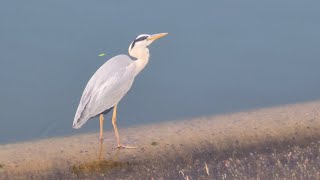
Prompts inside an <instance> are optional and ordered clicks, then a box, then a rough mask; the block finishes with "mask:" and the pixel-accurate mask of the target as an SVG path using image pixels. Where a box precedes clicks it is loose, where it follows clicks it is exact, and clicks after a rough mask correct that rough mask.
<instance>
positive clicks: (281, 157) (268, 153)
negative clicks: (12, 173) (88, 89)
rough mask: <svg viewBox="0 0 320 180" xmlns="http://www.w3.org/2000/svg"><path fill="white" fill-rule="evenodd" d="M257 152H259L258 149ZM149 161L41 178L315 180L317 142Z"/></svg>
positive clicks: (319, 168) (319, 155) (319, 171)
mask: <svg viewBox="0 0 320 180" xmlns="http://www.w3.org/2000/svg"><path fill="white" fill-rule="evenodd" d="M260 149H261V148H260ZM164 159H165V158H159V159H154V160H151V161H135V162H125V163H119V162H109V161H101V162H94V163H89V164H81V165H77V166H73V167H72V168H70V169H69V170H68V171H66V172H58V171H52V174H51V175H48V176H45V177H44V176H42V177H41V178H62V179H65V178H67V179H88V178H90V179H140V178H143V179H145V178H146V179H189V180H192V179H319V178H320V141H313V142H311V143H308V144H306V145H304V146H296V145H285V144H284V145H283V147H280V146H274V147H272V146H269V147H266V148H263V150H260V151H252V152H250V149H246V150H245V151H239V152H237V151H235V150H234V151H230V152H213V151H211V152H209V151H208V149H204V150H203V151H193V152H191V154H190V156H188V157H184V156H177V157H176V158H175V159H171V160H170V161H168V159H166V160H164ZM33 178H34V176H33Z"/></svg>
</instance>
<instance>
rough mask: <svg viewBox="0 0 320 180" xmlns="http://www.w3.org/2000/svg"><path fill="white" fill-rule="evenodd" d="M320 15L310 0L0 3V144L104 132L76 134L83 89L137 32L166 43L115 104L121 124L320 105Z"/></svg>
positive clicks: (88, 127)
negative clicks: (162, 35) (307, 103)
mask: <svg viewBox="0 0 320 180" xmlns="http://www.w3.org/2000/svg"><path fill="white" fill-rule="evenodd" d="M319 7H320V1H315V0H314V1H298V0H283V1H278V0H269V1H264V2H262V1H254V0H243V1H229V0H226V1H209V0H206V1H201V2H200V1H198V2H195V1H191V0H190V1H189V0H185V1H177V2H174V1H169V0H166V1H164V0H163V1H157V2H153V1H147V0H145V1H102V0H95V1H85V0H77V1H75V0H73V1H40V0H29V1H15V0H10V1H7V0H5V1H1V2H0V24H1V25H0V143H2V144H3V143H9V142H16V141H24V140H30V139H34V138H46V137H52V136H63V135H70V134H78V133H82V132H89V131H98V127H99V121H98V120H97V119H95V120H91V121H88V122H87V123H86V124H85V125H84V126H83V127H82V128H81V129H79V130H74V129H72V127H71V126H72V122H73V118H74V114H75V111H76V108H77V106H78V103H79V100H80V97H81V95H82V92H83V90H84V87H85V86H86V83H87V82H88V80H89V79H90V77H91V76H92V75H93V73H94V72H95V71H96V70H97V69H98V68H99V67H100V66H101V65H102V64H103V63H104V62H105V61H106V60H108V59H109V58H111V57H113V56H115V55H118V54H128V53H127V50H128V47H129V44H130V43H131V42H132V41H133V40H134V39H135V38H136V36H138V35H139V34H142V33H148V34H153V33H161V32H168V33H169V35H168V36H166V37H165V38H162V39H160V40H159V41H157V42H155V43H153V44H152V45H151V46H150V53H151V59H150V61H149V64H148V65H147V67H146V68H145V69H144V71H142V73H141V74H140V75H139V76H138V77H137V79H136V81H135V83H134V85H133V88H132V89H131V90H130V92H129V94H128V95H127V96H126V97H125V98H124V99H123V100H122V101H121V103H120V104H119V111H118V125H119V127H120V128H124V127H128V126H133V125H141V124H146V123H155V122H162V121H170V120H179V119H188V118H192V117H198V116H208V115H215V114H223V113H229V112H237V111H242V110H248V109H255V108H261V107H270V106H275V105H282V104H288V103H296V102H304V101H310V100H317V99H319V98H320V81H319V77H320V71H319V67H320V61H319V57H320V50H319V49H320V33H319V32H320V21H319V19H320V11H319ZM100 53H105V54H106V56H104V57H99V56H98V54H100ZM106 118H110V114H109V115H108V116H107V117H106ZM107 122H108V121H107ZM105 128H106V129H109V130H111V129H112V125H111V121H110V123H105ZM120 133H121V132H120ZM107 138H108V137H107ZM110 138H114V137H110ZM97 142H98V137H97Z"/></svg>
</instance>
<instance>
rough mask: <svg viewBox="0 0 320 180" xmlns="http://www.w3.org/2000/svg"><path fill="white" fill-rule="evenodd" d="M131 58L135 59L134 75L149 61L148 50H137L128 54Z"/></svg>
mask: <svg viewBox="0 0 320 180" xmlns="http://www.w3.org/2000/svg"><path fill="white" fill-rule="evenodd" d="M129 53H130V55H131V56H132V57H135V58H137V59H136V60H134V63H135V65H136V75H138V74H139V73H140V71H141V70H142V69H143V68H144V67H145V66H146V65H147V64H148V61H149V57H150V54H149V49H148V48H137V49H133V50H132V51H130V52H129Z"/></svg>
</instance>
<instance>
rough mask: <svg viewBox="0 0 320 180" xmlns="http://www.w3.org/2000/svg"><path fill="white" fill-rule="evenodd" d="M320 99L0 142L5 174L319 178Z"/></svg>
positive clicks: (0, 174)
mask: <svg viewBox="0 0 320 180" xmlns="http://www.w3.org/2000/svg"><path fill="white" fill-rule="evenodd" d="M319 130H320V102H319V101H315V102H308V103H300V104H292V105H285V106H278V107H272V108H265V109H259V110H252V111H248V112H240V113H233V114H226V115H220V116H213V117H202V118H196V119H190V120H185V121H175V122H166V123H161V124H151V125H145V126H139V127H133V128H127V129H120V135H121V138H122V141H123V143H124V144H127V145H134V146H138V148H137V149H121V150H113V147H115V140H114V135H113V132H106V137H108V138H107V139H106V141H105V142H104V143H103V144H102V145H100V144H99V143H98V134H97V133H93V134H82V135H78V136H70V137H63V138H51V139H44V140H38V141H31V142H23V143H17V144H6V145H0V179H212V178H214V179H234V178H236V179H248V178H255V179H258V178H259V179H280V178H290V179H319V176H320V159H319V157H320V156H319V155H320V131H319Z"/></svg>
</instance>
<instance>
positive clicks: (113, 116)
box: [112, 104, 137, 149]
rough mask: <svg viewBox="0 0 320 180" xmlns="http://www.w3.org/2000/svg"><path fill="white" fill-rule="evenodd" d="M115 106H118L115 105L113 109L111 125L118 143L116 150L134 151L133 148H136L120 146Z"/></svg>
mask: <svg viewBox="0 0 320 180" xmlns="http://www.w3.org/2000/svg"><path fill="white" fill-rule="evenodd" d="M117 105H118V104H116V105H115V106H114V107H113V114H112V124H113V128H114V134H115V135H116V138H117V143H118V146H117V148H128V149H135V148H137V147H132V146H124V145H121V143H120V137H119V133H118V128H117Z"/></svg>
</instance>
